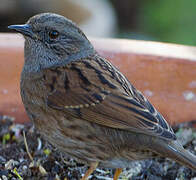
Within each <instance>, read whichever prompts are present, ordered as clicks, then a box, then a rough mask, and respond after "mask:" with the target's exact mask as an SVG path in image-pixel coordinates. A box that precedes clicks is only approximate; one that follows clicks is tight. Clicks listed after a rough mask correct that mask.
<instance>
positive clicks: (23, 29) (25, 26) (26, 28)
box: [8, 24, 34, 37]
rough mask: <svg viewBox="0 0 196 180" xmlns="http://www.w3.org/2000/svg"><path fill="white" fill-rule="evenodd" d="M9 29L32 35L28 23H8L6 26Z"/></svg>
mask: <svg viewBox="0 0 196 180" xmlns="http://www.w3.org/2000/svg"><path fill="white" fill-rule="evenodd" d="M8 28H9V29H13V30H15V31H17V32H19V33H21V34H23V35H24V36H30V37H33V34H34V33H33V31H32V28H31V26H30V25H28V24H22V25H10V26H8Z"/></svg>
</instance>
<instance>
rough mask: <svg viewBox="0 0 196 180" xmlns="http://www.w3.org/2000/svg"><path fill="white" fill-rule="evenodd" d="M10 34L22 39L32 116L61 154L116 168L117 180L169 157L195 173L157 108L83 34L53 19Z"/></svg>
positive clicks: (195, 160) (25, 92)
mask: <svg viewBox="0 0 196 180" xmlns="http://www.w3.org/2000/svg"><path fill="white" fill-rule="evenodd" d="M8 28H10V29H12V30H15V31H17V32H19V33H21V34H22V35H23V36H24V38H25V46H24V59H25V61H24V66H23V70H22V72H21V81H20V93H21V97H22V102H23V104H24V107H25V110H26V112H27V115H28V117H29V118H30V119H31V120H32V122H33V124H34V126H35V128H36V129H38V131H39V132H40V133H41V135H42V136H43V137H44V138H45V139H46V140H47V141H49V142H50V143H51V144H52V145H54V146H55V147H57V148H58V149H59V150H60V151H61V152H63V153H64V154H66V155H67V156H69V157H72V158H74V159H76V160H77V161H79V162H82V163H85V164H87V165H89V166H90V167H89V169H88V170H87V172H86V174H85V175H84V176H83V177H82V180H86V179H88V177H89V176H90V175H91V174H92V172H93V171H94V170H95V169H96V168H97V167H98V166H99V167H106V168H114V169H116V172H115V174H114V177H113V178H114V180H117V179H118V178H119V176H120V173H121V172H122V168H126V167H129V166H130V164H131V162H132V161H137V160H144V159H148V158H153V157H166V158H170V159H172V160H174V161H176V162H178V163H180V164H181V165H185V166H187V167H188V168H191V169H192V170H194V171H195V170H196V157H195V156H194V155H193V154H192V153H190V152H189V151H187V150H185V149H184V148H183V146H182V145H181V144H180V142H179V141H178V140H177V137H176V135H175V133H174V131H173V130H172V128H171V126H170V125H169V124H168V123H167V121H166V120H165V119H164V117H163V116H162V115H161V114H160V113H159V112H158V111H157V110H156V109H155V107H154V106H153V105H152V104H151V103H150V102H149V101H148V100H147V99H146V98H145V97H144V96H143V95H142V93H141V92H140V91H139V90H137V89H136V88H135V87H134V86H133V85H132V84H131V82H130V81H129V80H128V79H127V78H126V77H125V76H124V75H123V74H122V73H121V72H120V71H119V70H118V68H117V67H115V66H114V65H113V64H112V63H111V62H109V61H108V60H107V59H106V58H104V57H102V56H100V55H99V54H98V53H97V51H96V50H95V49H94V47H93V46H92V44H91V42H90V41H89V40H88V38H87V37H86V35H85V34H84V33H83V32H82V30H81V29H79V28H78V27H77V25H76V24H75V23H74V22H72V21H71V20H69V19H67V18H66V17H64V16H61V15H58V14H54V13H41V14H37V15H35V16H33V17H31V18H30V19H29V20H28V21H27V23H25V24H22V25H10V26H8Z"/></svg>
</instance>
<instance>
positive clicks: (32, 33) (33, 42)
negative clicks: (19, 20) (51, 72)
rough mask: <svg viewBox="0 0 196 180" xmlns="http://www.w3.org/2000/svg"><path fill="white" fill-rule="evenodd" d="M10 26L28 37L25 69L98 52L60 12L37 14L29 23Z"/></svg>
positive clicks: (39, 67)
mask: <svg viewBox="0 0 196 180" xmlns="http://www.w3.org/2000/svg"><path fill="white" fill-rule="evenodd" d="M8 28H10V29H13V30H15V31H17V32H19V33H21V34H22V35H23V36H24V38H25V49H24V53H25V64H24V68H23V71H25V72H39V71H41V70H42V69H45V68H50V67H57V66H62V65H66V64H68V63H70V62H72V61H76V60H79V59H82V58H86V57H88V56H90V55H92V54H93V53H95V51H94V49H93V47H92V45H91V43H90V42H89V40H88V39H87V38H86V36H85V35H84V33H83V32H82V31H81V30H80V29H79V28H78V27H77V26H76V25H75V24H74V23H73V22H72V21H71V20H69V19H67V18H65V17H63V16H61V15H58V14H53V13H42V14H38V15H35V16H33V17H31V18H30V19H29V20H28V21H27V23H26V24H23V25H11V26H8Z"/></svg>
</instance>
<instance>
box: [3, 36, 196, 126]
mask: <svg viewBox="0 0 196 180" xmlns="http://www.w3.org/2000/svg"><path fill="white" fill-rule="evenodd" d="M90 40H91V41H92V43H93V45H94V46H95V48H96V50H97V51H98V52H99V53H100V54H101V55H102V56H104V57H106V58H108V59H109V60H110V61H111V62H112V63H113V64H115V65H116V66H117V67H118V68H119V69H120V70H121V71H122V72H123V73H124V74H125V75H126V76H127V78H128V79H129V80H130V81H131V82H132V83H133V84H134V85H135V86H136V87H137V88H138V89H139V90H140V91H142V92H143V93H144V95H145V96H146V97H147V98H148V99H149V100H150V101H151V102H152V104H153V105H154V106H155V107H156V108H157V109H158V110H159V111H160V112H161V113H162V114H163V115H164V117H165V118H166V119H167V120H168V121H169V122H170V123H176V122H184V121H191V120H196V48H195V47H190V46H182V45H175V44H166V43H157V42H149V41H134V40H120V39H93V38H90ZM23 43H24V40H23V38H22V37H21V36H19V35H16V34H0V115H10V116H14V117H16V121H17V122H24V121H28V118H27V116H26V114H25V111H24V108H23V105H22V103H21V98H20V94H19V77H20V72H21V69H22V64H23V59H24V58H23Z"/></svg>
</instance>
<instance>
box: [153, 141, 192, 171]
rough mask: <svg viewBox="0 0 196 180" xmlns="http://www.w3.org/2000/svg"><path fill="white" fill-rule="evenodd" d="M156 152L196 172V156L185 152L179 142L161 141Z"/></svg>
mask: <svg viewBox="0 0 196 180" xmlns="http://www.w3.org/2000/svg"><path fill="white" fill-rule="evenodd" d="M156 151H157V152H158V153H160V154H162V155H165V157H168V158H170V159H173V160H174V161H176V162H178V163H180V164H181V165H184V166H187V167H189V168H191V169H192V170H194V171H196V156H195V155H193V154H192V153H190V152H189V151H187V150H185V149H184V148H183V146H182V145H181V144H180V143H179V142H178V141H170V142H168V143H161V142H160V141H159V147H158V146H157V147H156Z"/></svg>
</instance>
